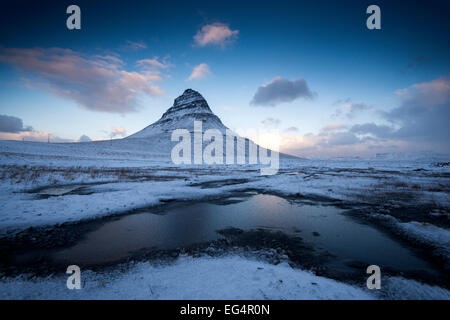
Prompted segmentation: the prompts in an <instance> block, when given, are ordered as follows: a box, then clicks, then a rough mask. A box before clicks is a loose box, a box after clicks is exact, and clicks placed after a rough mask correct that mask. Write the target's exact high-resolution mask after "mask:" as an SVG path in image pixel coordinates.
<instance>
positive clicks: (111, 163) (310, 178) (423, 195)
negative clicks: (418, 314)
mask: <svg viewBox="0 0 450 320" xmlns="http://www.w3.org/2000/svg"><path fill="white" fill-rule="evenodd" d="M136 140H139V139H136ZM136 140H133V141H132V142H130V141H125V142H124V140H119V141H113V142H109V141H106V142H99V143H87V144H84V143H79V144H44V143H31V142H10V141H0V203H1V205H0V237H6V236H7V237H13V236H14V235H16V234H17V233H19V232H21V231H24V230H27V229H28V228H29V227H43V226H46V227H51V226H54V225H59V224H63V223H76V222H79V221H81V220H84V219H95V218H100V217H103V216H108V215H113V214H123V213H126V212H128V211H130V210H132V209H136V208H142V207H147V206H153V205H158V204H162V203H164V201H167V200H169V199H173V200H186V199H190V200H194V199H205V198H217V197H223V196H225V195H227V194H235V193H236V192H239V191H243V190H258V191H260V192H268V193H274V194H279V195H282V196H285V197H292V198H297V199H304V200H308V199H310V200H311V201H320V200H327V201H336V203H338V204H340V205H347V206H355V207H368V208H370V210H368V216H370V217H371V219H373V220H378V221H381V222H382V223H384V224H389V225H390V226H391V227H392V229H395V230H397V231H396V232H398V233H399V234H400V233H401V234H403V235H405V237H406V238H411V239H414V241H418V242H423V243H426V244H428V245H431V246H433V247H434V248H435V249H436V251H437V252H439V254H441V255H443V256H444V257H446V259H449V256H450V254H449V251H448V250H449V249H448V248H449V247H450V246H449V244H450V231H449V225H450V224H449V212H450V210H449V208H450V197H449V194H450V183H449V182H450V167H449V166H448V163H447V164H445V163H443V162H442V160H439V161H438V160H436V159H409V160H398V159H396V160H380V159H373V160H361V159H358V160H355V159H353V160H344V159H342V160H292V159H291V160H287V159H285V160H282V161H281V167H280V170H279V173H278V174H277V175H274V176H261V175H260V172H259V167H255V166H218V167H217V166H201V167H199V166H182V167H176V166H174V165H173V164H172V163H171V162H170V160H169V159H168V158H167V150H166V149H168V148H169V147H170V146H165V145H164V144H159V145H160V146H161V147H160V148H159V149H158V150H154V148H153V149H151V148H150V147H151V146H150V144H149V145H148V147H149V148H143V145H142V142H141V141H136ZM144 146H145V144H144ZM142 150H152V151H151V152H150V151H142ZM404 208H410V209H411V208H412V209H414V208H415V209H416V210H415V211H414V212H415V213H414V214H411V215H404V214H402V213H401V212H399V211H402V210H403V209H404ZM449 260H450V259H449ZM181 265H183V267H184V266H185V267H186V268H185V269H184V268H180V266H181ZM227 265H228V266H229V267H230V268H229V269H227V268H225V267H223V268H222V269H223V273H224V275H227V276H226V277H222V278H221V279H211V278H208V277H210V276H211V275H208V274H209V273H211V274H212V272H213V270H214V268H219V267H220V266H227ZM257 265H261V262H255V261H247V260H243V259H241V258H238V257H229V258H226V259H225V258H224V259H222V260H214V259H200V260H195V259H190V258H183V259H180V260H179V261H178V262H177V264H175V265H172V266H168V267H154V266H151V265H148V264H145V263H144V264H141V265H137V266H134V267H133V268H134V269H130V270H131V271H128V272H127V273H124V274H120V275H118V274H110V275H101V274H96V273H88V274H87V275H85V277H86V278H85V279H90V280H89V281H87V280H86V287H85V288H84V289H83V290H82V291H80V292H69V291H67V289H65V287H64V286H62V287H61V288H59V286H60V282H61V281H62V280H61V279H62V278H60V277H59V276H55V277H51V278H49V279H45V281H43V279H34V280H24V279H21V278H14V279H11V278H4V279H2V280H1V282H0V287H1V290H0V292H1V294H2V295H3V297H4V298H8V297H9V298H11V297H15V298H51V297H61V298H77V297H80V298H81V297H82V298H94V297H95V298H106V297H110V298H121V297H130V298H144V297H145V298H194V297H197V298H227V297H230V298H237V297H239V298H241V297H242V298H266V297H267V298H270V299H272V298H275V299H283V298H293V299H294V298H295V299H297V298H350V299H351V298H378V297H380V296H374V295H373V293H371V292H367V291H365V290H363V289H361V288H359V289H358V288H354V287H351V286H348V285H345V284H338V283H336V282H335V281H334V280H329V279H324V278H319V277H316V276H314V275H312V274H310V273H307V272H305V271H301V270H293V269H291V268H290V267H287V266H280V265H279V266H271V265H264V266H263V267H264V269H261V270H260V271H261V272H260V273H261V274H262V273H267V274H266V277H260V279H264V280H260V281H256V280H254V279H255V277H258V276H257V272H255V270H254V269H256V270H258V272H259V269H257ZM177 268H179V269H177ZM233 268H234V269H233ZM181 270H183V272H185V273H180V275H179V276H175V274H178V272H180V271H181ZM232 270H239V275H236V272H234V271H232ZM155 274H158V277H155V276H154V275H155ZM269 274H270V277H269ZM203 275H204V277H205V278H204V279H207V281H206V282H208V283H210V284H211V287H210V288H215V287H217V286H226V287H227V288H228V289H227V290H226V291H224V292H225V293H226V294H227V295H228V296H224V295H220V297H219V296H217V295H218V294H219V293H217V292H215V291H214V290H208V289H207V288H208V287H205V288H204V289H202V290H200V289H199V290H196V291H192V292H191V291H189V290H188V288H190V287H191V286H192V284H193V283H194V282H192V283H185V282H183V281H182V280H181V279H188V278H189V277H193V279H197V281H200V280H202V279H200V278H198V277H202V276H203ZM105 277H106V278H108V279H106V278H105ZM110 277H113V278H114V279H115V280H114V281H113V282H111V281H110V280H109V278H110ZM140 277H143V279H145V281H140V280H139V279H140ZM177 277H180V278H177ZM183 277H184V278H183ZM196 277H197V278H196ZM276 278H280V280H283V279H285V280H286V281H284V280H283V282H282V283H281V282H280V283H279V284H278V283H277V282H276V281H275V280H274V279H276ZM226 279H228V281H227V280H226ZM229 279H233V281H230V280H229ZM389 281H390V283H392V285H391V286H390V288H391V289H392V291H389V293H386V296H385V297H388V298H399V297H404V296H405V297H406V296H407V295H406V294H402V293H400V291H401V290H400V289H396V288H397V287H399V286H400V284H401V283H404V282H402V281H403V280H402V279H397V278H396V279H393V278H392V279H390V280H389ZM405 281H407V283H408V285H410V286H411V288H414V289H411V290H413V291H414V290H416V291H417V293H416V294H415V295H413V296H416V297H417V298H427V297H428V298H433V297H436V296H433V295H434V294H437V295H439V296H440V297H444V298H446V299H448V292H447V291H445V290H444V291H439V290H440V289H436V290H434V289H430V288H429V287H421V285H420V284H418V283H413V282H410V281H411V280H405ZM311 282H315V283H317V284H318V285H311ZM240 283H245V288H240V287H239V284H240ZM405 283H406V282H405ZM133 286H136V291H135V293H133V294H132V290H134V289H132V288H133ZM181 286H184V287H183V288H184V291H181V293H180V290H181ZM14 288H15V289H14ZM425 288H426V289H425ZM331 289H332V290H331ZM193 290H194V289H193ZM433 290H434V291H433ZM421 291H423V295H422V294H419V292H421ZM177 292H178V293H177Z"/></svg>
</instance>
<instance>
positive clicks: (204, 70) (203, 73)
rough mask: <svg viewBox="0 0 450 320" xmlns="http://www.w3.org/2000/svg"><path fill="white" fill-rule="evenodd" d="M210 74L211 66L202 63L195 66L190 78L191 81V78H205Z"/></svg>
mask: <svg viewBox="0 0 450 320" xmlns="http://www.w3.org/2000/svg"><path fill="white" fill-rule="evenodd" d="M210 74H211V70H210V69H209V66H208V65H207V64H206V63H200V64H199V65H198V66H195V67H194V69H193V70H192V73H191V75H190V76H189V78H188V80H189V81H191V80H198V79H203V78H206V77H207V76H208V75H210Z"/></svg>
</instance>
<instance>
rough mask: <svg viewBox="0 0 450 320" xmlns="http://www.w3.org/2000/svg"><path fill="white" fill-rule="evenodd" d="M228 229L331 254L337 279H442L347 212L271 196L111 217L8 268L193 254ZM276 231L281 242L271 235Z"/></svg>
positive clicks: (267, 242) (241, 240)
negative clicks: (374, 273)
mask: <svg viewBox="0 0 450 320" xmlns="http://www.w3.org/2000/svg"><path fill="white" fill-rule="evenodd" d="M97 223H98V222H97ZM224 230H240V231H239V232H237V233H236V235H240V234H243V236H239V237H238V238H237V239H238V241H237V242H236V243H237V245H239V246H242V247H246V246H253V247H255V244H257V243H258V242H264V247H259V248H260V249H262V248H267V247H270V246H271V243H272V242H273V243H274V245H273V246H275V243H276V244H277V248H279V247H283V245H280V243H282V242H285V243H286V242H289V240H288V239H295V241H294V242H293V244H294V245H287V246H284V247H285V249H287V250H288V251H289V250H290V251H294V252H291V254H292V255H294V256H297V257H298V259H297V260H299V261H298V262H299V263H300V264H302V263H303V265H308V263H307V261H301V260H302V259H309V258H308V257H307V256H306V255H301V254H300V252H296V251H301V250H310V251H311V250H313V252H309V254H310V256H311V255H315V256H324V255H326V256H327V257H328V258H327V259H325V260H323V259H321V260H320V261H321V263H324V264H325V265H326V267H327V268H328V269H330V270H334V272H336V273H358V274H363V275H364V276H365V268H366V267H367V266H368V265H372V264H375V265H378V266H380V267H381V268H382V270H383V269H386V270H391V271H393V272H396V273H399V272H404V273H406V274H413V273H416V274H417V273H421V274H429V275H430V276H432V277H436V275H437V273H436V272H437V271H436V270H435V269H434V267H433V266H432V265H431V264H430V263H429V262H427V261H425V260H423V259H422V258H420V257H419V256H418V255H416V254H415V251H414V249H413V248H409V247H406V246H405V244H403V243H400V242H398V241H397V240H395V239H393V238H391V237H390V236H389V235H388V234H387V233H385V232H383V231H380V230H378V229H376V228H375V227H373V226H371V225H368V224H363V223H360V222H358V220H356V219H355V218H352V217H350V216H346V214H345V211H344V210H343V209H340V208H337V207H334V206H321V205H317V204H316V205H311V204H299V203H295V202H292V201H288V200H285V199H283V198H281V197H278V196H274V195H263V194H257V195H250V196H248V195H247V196H244V197H232V198H227V202H222V203H210V202H200V203H193V204H189V205H184V206H172V207H171V206H168V207H167V208H165V209H163V210H161V209H159V210H158V211H156V210H153V211H152V210H150V209H149V210H148V211H144V212H139V213H135V214H129V215H126V216H122V217H118V218H115V219H109V220H106V222H102V223H101V224H100V225H97V226H96V227H95V228H90V229H89V228H87V231H86V233H85V234H84V235H83V236H82V237H80V238H79V239H78V240H77V241H76V242H75V243H74V244H72V245H71V246H69V247H65V248H64V247H63V248H59V249H55V248H53V249H43V250H42V249H41V250H37V249H36V250H30V251H29V252H27V251H26V250H25V251H24V252H21V253H20V254H19V253H14V254H13V255H12V256H11V257H9V262H8V263H9V264H12V265H15V264H17V265H18V266H20V265H26V264H31V263H35V259H36V257H38V256H39V257H40V259H42V258H45V260H46V261H50V262H51V263H52V264H55V265H71V264H76V265H79V266H92V265H107V264H112V263H115V262H118V261H124V260H126V259H127V258H129V257H132V256H135V255H136V253H138V252H146V251H147V252H151V251H152V250H172V249H177V248H187V247H189V246H193V245H195V244H202V243H208V242H214V241H218V240H219V241H220V240H224V239H225V240H226V238H227V237H229V236H230V235H231V236H233V234H232V233H231V234H230V232H229V231H228V232H226V231H224ZM258 230H259V231H258ZM255 231H258V232H255ZM263 231H264V232H263ZM268 233H269V234H278V236H276V237H273V236H268ZM280 234H281V235H283V236H282V237H281V236H279V235H280ZM236 235H234V236H236ZM283 239H285V240H283ZM299 241H301V243H300V242H299ZM303 244H307V246H303ZM277 248H275V249H277ZM308 248H312V249H308ZM311 261H312V260H311ZM314 261H316V260H314ZM317 261H318V260H317Z"/></svg>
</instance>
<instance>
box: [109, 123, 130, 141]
mask: <svg viewBox="0 0 450 320" xmlns="http://www.w3.org/2000/svg"><path fill="white" fill-rule="evenodd" d="M126 135H127V130H125V128H124V127H114V126H111V132H110V137H111V138H114V137H125V136H126Z"/></svg>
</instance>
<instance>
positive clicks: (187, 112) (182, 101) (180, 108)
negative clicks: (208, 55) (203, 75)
mask: <svg viewBox="0 0 450 320" xmlns="http://www.w3.org/2000/svg"><path fill="white" fill-rule="evenodd" d="M195 120H196V121H202V122H203V127H204V128H205V129H207V128H214V129H220V130H225V129H226V127H225V126H224V125H223V124H222V121H220V119H219V118H218V117H217V116H216V115H215V114H214V113H213V112H212V111H211V109H210V108H209V105H208V102H206V100H205V98H203V96H202V95H201V94H200V93H199V92H197V91H195V90H192V89H186V90H184V92H183V94H182V95H181V96H179V97H178V98H176V99H175V100H174V101H173V105H172V106H171V107H170V108H169V109H167V111H166V112H164V114H163V115H162V117H161V118H160V119H159V120H158V121H156V122H155V123H153V124H151V125H150V126H148V127H146V128H144V129H143V130H141V131H139V132H137V133H135V134H133V135H131V136H130V137H133V138H146V137H149V136H152V135H154V134H159V133H161V132H169V131H171V130H174V129H188V130H193V124H194V121H195Z"/></svg>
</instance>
